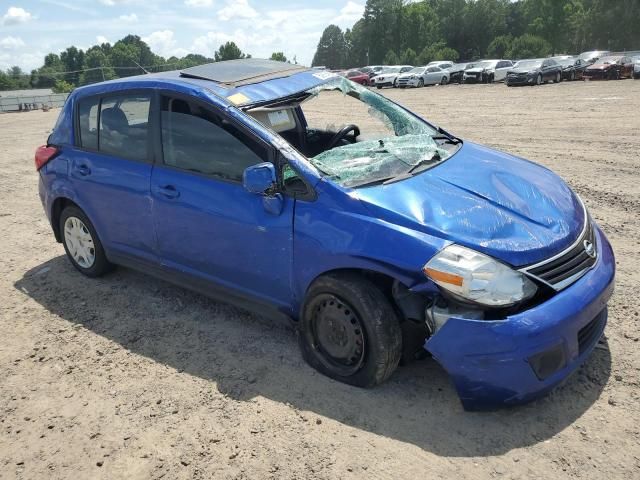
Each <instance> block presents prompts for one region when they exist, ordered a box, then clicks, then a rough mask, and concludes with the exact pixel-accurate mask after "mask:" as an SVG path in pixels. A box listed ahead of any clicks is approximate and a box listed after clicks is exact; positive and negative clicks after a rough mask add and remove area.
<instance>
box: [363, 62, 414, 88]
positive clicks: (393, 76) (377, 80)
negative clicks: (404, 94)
mask: <svg viewBox="0 0 640 480" xmlns="http://www.w3.org/2000/svg"><path fill="white" fill-rule="evenodd" d="M411 69H413V66H411V65H396V66H393V67H386V68H384V69H383V70H382V72H380V74H378V75H376V76H375V77H373V78H372V79H371V86H375V87H376V88H382V87H395V86H396V80H397V79H398V75H400V74H401V73H405V72H408V71H409V70H411Z"/></svg>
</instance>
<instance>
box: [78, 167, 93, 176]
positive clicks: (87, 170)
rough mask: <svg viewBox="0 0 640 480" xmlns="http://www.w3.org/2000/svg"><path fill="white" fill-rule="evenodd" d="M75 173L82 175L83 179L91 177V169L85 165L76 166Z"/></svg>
mask: <svg viewBox="0 0 640 480" xmlns="http://www.w3.org/2000/svg"><path fill="white" fill-rule="evenodd" d="M76 172H78V174H79V175H82V176H83V177H86V176H88V175H91V169H90V168H89V167H87V166H86V165H78V167H77V168H76Z"/></svg>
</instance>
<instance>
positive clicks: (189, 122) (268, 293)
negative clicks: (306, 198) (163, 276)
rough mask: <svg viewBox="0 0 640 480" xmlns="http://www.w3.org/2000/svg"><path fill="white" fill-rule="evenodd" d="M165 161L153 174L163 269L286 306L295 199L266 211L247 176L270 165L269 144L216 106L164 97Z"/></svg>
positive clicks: (162, 125) (156, 225)
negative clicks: (253, 169)
mask: <svg viewBox="0 0 640 480" xmlns="http://www.w3.org/2000/svg"><path fill="white" fill-rule="evenodd" d="M160 103H161V106H160V122H161V138H162V150H163V162H161V163H158V164H157V165H156V166H155V167H154V170H153V173H152V176H151V194H152V198H153V218H154V223H155V229H156V233H157V237H158V254H159V256H160V259H161V262H162V264H163V265H164V266H165V267H167V268H170V269H173V270H178V271H180V272H183V273H186V274H188V275H190V276H192V277H198V278H200V279H203V280H206V281H210V282H214V283H217V284H219V285H221V286H223V287H231V288H232V289H235V290H238V291H239V292H240V293H246V294H249V295H251V296H254V297H259V298H261V299H263V300H265V301H268V302H269V303H272V304H278V305H282V306H286V305H288V304H289V299H290V291H291V288H290V270H291V248H292V235H293V233H292V232H293V202H294V201H293V200H292V199H290V198H285V199H284V208H283V210H282V213H280V214H279V215H274V214H271V213H268V212H266V211H265V209H264V207H263V198H262V197H261V196H260V195H255V194H252V193H249V192H247V191H246V190H245V189H244V188H243V186H242V174H243V172H244V170H245V169H246V168H247V167H248V166H251V165H255V164H257V163H261V162H264V161H270V160H271V159H272V157H273V153H274V152H273V151H272V150H271V147H270V146H269V145H266V144H265V143H263V142H262V141H261V140H260V139H257V138H255V137H253V136H252V135H251V134H250V133H248V132H247V131H244V130H242V129H241V128H240V127H239V126H238V125H236V124H234V123H231V122H230V121H229V120H228V119H226V118H225V117H224V116H223V115H222V114H221V113H220V112H218V111H216V110H215V109H214V107H212V106H209V105H206V104H202V103H199V102H197V101H193V100H191V99H185V98H173V97H171V96H162V97H161V102H160Z"/></svg>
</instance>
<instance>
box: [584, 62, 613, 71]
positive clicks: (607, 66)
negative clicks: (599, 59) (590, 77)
mask: <svg viewBox="0 0 640 480" xmlns="http://www.w3.org/2000/svg"><path fill="white" fill-rule="evenodd" d="M611 67H613V64H612V63H606V64H604V63H603V64H599V65H591V66H590V67H587V70H608V69H610V68H611Z"/></svg>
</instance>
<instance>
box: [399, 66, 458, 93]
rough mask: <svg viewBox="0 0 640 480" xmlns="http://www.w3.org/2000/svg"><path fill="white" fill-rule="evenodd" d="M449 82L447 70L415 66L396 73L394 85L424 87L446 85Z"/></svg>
mask: <svg viewBox="0 0 640 480" xmlns="http://www.w3.org/2000/svg"><path fill="white" fill-rule="evenodd" d="M447 83H449V72H448V71H447V70H443V69H441V68H440V67H435V66H431V67H429V66H427V67H416V68H414V69H412V70H409V71H408V72H406V73H402V74H400V75H398V79H397V80H396V85H395V86H396V87H399V88H405V87H424V86H425V85H438V84H440V85H446V84H447Z"/></svg>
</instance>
